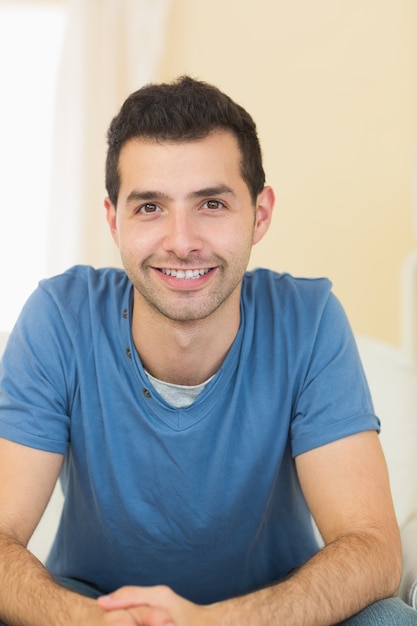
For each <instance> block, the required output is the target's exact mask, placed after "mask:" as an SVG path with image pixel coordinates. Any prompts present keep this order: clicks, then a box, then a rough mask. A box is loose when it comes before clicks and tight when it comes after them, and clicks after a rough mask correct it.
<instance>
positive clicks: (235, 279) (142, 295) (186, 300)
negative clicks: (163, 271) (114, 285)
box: [122, 259, 246, 324]
mask: <svg viewBox="0 0 417 626" xmlns="http://www.w3.org/2000/svg"><path fill="white" fill-rule="evenodd" d="M122 261H123V265H124V268H125V271H126V274H127V276H128V277H129V279H130V281H131V283H132V284H133V287H134V290H135V301H136V303H137V305H139V306H140V307H142V306H143V307H145V308H147V309H148V310H149V311H150V312H151V313H153V314H154V315H156V316H157V317H160V318H161V320H162V319H165V320H169V321H170V322H173V323H182V324H187V323H193V322H197V321H199V320H204V319H207V318H208V317H210V316H211V315H213V314H214V313H215V312H216V311H218V310H219V309H220V308H221V307H223V306H226V304H227V303H229V302H230V303H232V299H233V294H235V295H236V298H237V302H239V297H240V284H241V281H242V276H243V274H244V271H245V269H246V265H244V264H243V263H238V264H237V266H240V270H239V271H238V267H235V268H230V267H229V266H228V265H227V264H226V263H225V261H224V260H223V259H216V263H215V267H216V269H215V272H216V274H217V276H216V277H215V281H214V283H213V285H212V286H211V287H210V288H208V289H204V287H203V288H202V290H201V292H199V291H189V292H175V291H173V292H172V296H170V295H166V294H165V293H164V292H163V291H162V290H161V289H159V288H158V285H157V284H155V282H154V280H153V279H152V273H153V272H154V271H155V270H154V269H151V267H150V266H149V265H148V264H147V263H144V264H143V265H142V266H141V267H140V268H137V266H136V267H135V266H134V263H132V262H130V261H129V259H122ZM196 265H198V264H196ZM176 266H177V267H181V263H179V262H177V265H176ZM200 266H201V264H200ZM212 266H213V265H212ZM153 267H156V266H155V265H154V266H153ZM206 267H208V266H207V265H206ZM230 269H231V272H228V270H230ZM228 274H229V278H228V279H227V278H226V277H227V276H228Z"/></svg>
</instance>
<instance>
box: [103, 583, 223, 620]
mask: <svg viewBox="0 0 417 626" xmlns="http://www.w3.org/2000/svg"><path fill="white" fill-rule="evenodd" d="M97 604H98V606H99V607H100V608H101V609H102V610H104V611H105V612H106V616H105V622H104V623H105V624H108V625H109V626H119V625H120V626H197V625H198V626H211V625H214V624H218V622H217V621H216V619H215V616H214V615H213V614H212V612H213V608H212V607H214V605H212V606H200V605H197V604H193V603H192V602H189V601H188V600H185V599H184V598H181V597H180V596H178V595H177V594H176V593H174V592H173V591H172V590H171V589H170V588H169V587H165V586H163V585H159V586H156V587H121V588H120V589H117V590H116V591H114V592H113V593H111V594H109V595H106V596H101V597H100V598H98V600H97Z"/></svg>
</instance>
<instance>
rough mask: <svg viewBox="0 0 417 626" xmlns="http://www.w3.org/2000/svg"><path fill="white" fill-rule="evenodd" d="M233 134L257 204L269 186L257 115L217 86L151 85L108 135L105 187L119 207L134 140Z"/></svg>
mask: <svg viewBox="0 0 417 626" xmlns="http://www.w3.org/2000/svg"><path fill="white" fill-rule="evenodd" d="M215 130H228V131H230V132H231V133H233V135H234V136H235V137H236V139H237V141H238V145H239V149H240V152H241V174H242V177H243V179H244V181H245V182H246V184H247V185H248V188H249V191H250V194H251V197H252V199H253V201H254V202H255V200H256V197H257V195H258V194H259V193H260V192H261V191H262V189H263V187H264V184H265V173H264V170H263V166H262V155H261V148H260V145H259V140H258V136H257V132H256V125H255V122H254V121H253V119H252V117H251V116H250V115H249V113H247V111H245V109H244V108H243V107H241V106H240V105H238V104H236V103H235V102H233V100H232V99H231V98H229V96H227V95H226V94H224V93H223V92H222V91H220V90H219V89H218V88H217V87H214V86H213V85H210V84H208V83H205V82H203V81H198V80H194V79H193V78H190V77H189V76H183V77H180V78H178V79H177V80H176V81H174V82H173V83H161V84H150V85H146V86H145V87H142V88H141V89H139V90H138V91H135V92H134V93H132V94H131V95H130V96H129V97H128V98H127V100H126V101H125V103H124V104H123V106H122V108H121V110H120V112H119V113H118V115H117V116H116V117H115V118H114V119H113V120H112V122H111V124H110V128H109V130H108V134H107V140H108V151H107V159H106V188H107V193H108V195H109V198H110V200H111V202H112V203H113V205H114V206H116V204H117V197H118V195H119V188H120V174H119V167H118V166H119V156H120V150H121V149H122V147H123V146H124V144H125V143H126V142H127V141H129V140H130V139H134V138H136V137H138V138H139V137H141V138H145V139H151V140H155V141H178V142H180V141H192V140H195V139H201V138H203V137H206V136H207V135H208V134H209V133H210V132H212V131H215Z"/></svg>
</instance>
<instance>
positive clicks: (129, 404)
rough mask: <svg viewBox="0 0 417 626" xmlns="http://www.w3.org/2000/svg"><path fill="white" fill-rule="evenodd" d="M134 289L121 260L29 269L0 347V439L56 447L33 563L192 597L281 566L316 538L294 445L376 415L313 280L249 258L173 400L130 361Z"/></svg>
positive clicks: (105, 587) (279, 572)
mask: <svg viewBox="0 0 417 626" xmlns="http://www.w3.org/2000/svg"><path fill="white" fill-rule="evenodd" d="M132 301H133V299H132V286H131V284H130V282H129V280H128V279H127V277H126V275H125V273H124V272H123V271H122V270H116V269H102V270H94V269H93V268H91V267H81V266H78V267H74V268H72V269H71V270H69V271H68V272H66V273H65V274H63V275H61V276H58V277H55V278H52V279H49V280H46V281H43V282H41V283H40V286H39V288H38V289H37V290H36V291H35V292H34V294H33V295H32V296H31V298H30V299H29V300H28V302H27V303H26V305H25V307H24V309H23V311H22V314H21V316H20V318H19V320H18V322H17V324H16V326H15V329H14V331H13V332H12V334H11V337H10V340H9V343H8V346H7V348H6V351H5V354H4V358H3V361H2V365H1V369H0V436H2V437H5V438H7V439H10V440H13V441H16V442H19V443H21V444H24V445H27V446H31V447H34V448H39V449H43V450H49V451H52V452H58V453H62V454H65V461H64V466H63V470H62V475H61V480H62V485H63V490H64V494H65V504H64V510H63V514H62V519H61V523H60V526H59V530H58V534H57V537H56V540H55V543H54V546H53V548H52V552H51V554H50V556H49V559H48V561H47V566H48V568H49V569H50V570H51V571H52V573H54V574H57V575H64V576H71V577H74V578H80V579H82V580H85V581H87V582H90V583H92V584H95V585H96V586H97V587H98V588H99V589H101V590H102V591H103V592H109V591H111V590H113V589H115V588H117V587H119V586H121V585H126V584H129V585H153V584H160V583H164V584H167V585H170V586H171V587H172V588H173V589H174V590H175V591H176V592H177V593H179V594H181V595H183V596H185V597H186V598H189V599H190V600H193V601H195V602H200V603H206V602H212V601H218V600H221V599H225V598H227V597H231V596H235V595H238V594H242V593H246V592H248V591H250V590H253V589H256V588H258V587H261V586H264V585H266V584H269V583H272V582H275V581H277V580H279V579H280V578H282V577H283V576H285V575H287V574H288V573H289V572H290V571H291V570H292V569H294V568H295V567H297V566H299V565H301V564H302V563H304V562H305V561H306V560H307V559H308V558H309V557H311V556H312V555H313V554H314V552H315V551H316V550H317V544H316V540H315V538H314V533H313V529H312V525H311V521H310V514H309V511H308V509H307V506H306V503H305V500H304V497H303V494H302V492H301V489H300V485H299V481H298V478H297V473H296V470H295V464H294V457H295V456H296V455H298V454H301V453H303V452H305V451H307V450H309V449H312V448H314V447H317V446H321V445H323V444H326V443H329V442H331V441H333V440H335V439H338V438H341V437H345V436H348V435H351V434H353V433H356V432H359V431H363V430H368V429H376V430H378V428H379V422H378V419H377V418H376V417H375V416H374V414H373V408H372V403H371V400H370V397H369V392H368V388H367V385H366V381H365V378H364V373H363V370H362V367H361V365H360V362H359V357H358V353H357V349H356V346H355V342H354V340H353V337H352V333H351V330H350V328H349V325H348V323H347V321H346V317H345V314H344V312H343V310H342V308H341V306H340V304H339V302H338V301H337V299H336V298H335V297H334V296H333V295H332V293H331V291H330V283H329V281H327V280H326V279H316V280H310V279H295V278H293V277H291V276H289V275H287V274H276V273H273V272H271V271H268V270H256V271H253V272H248V273H247V274H246V275H245V277H244V280H243V286H242V297H241V323H240V328H239V331H238V333H237V335H236V338H235V340H234V343H233V344H232V346H231V348H230V350H229V352H228V354H227V356H226V359H225V361H224V363H223V365H222V367H221V368H220V370H219V371H218V372H217V374H216V375H215V376H214V377H213V379H212V380H211V381H210V382H209V384H208V385H207V387H206V388H205V389H204V391H203V392H202V393H201V395H200V396H199V397H198V398H197V399H196V400H195V402H193V404H192V405H191V406H189V407H187V408H181V409H177V408H173V407H171V406H169V405H168V404H167V403H166V402H165V401H164V399H163V398H162V397H161V396H160V395H159V394H158V393H157V391H156V390H155V389H154V388H153V386H152V384H151V383H150V381H149V379H148V378H147V376H146V373H145V372H144V370H143V367H142V365H141V362H140V359H139V356H138V354H137V353H136V351H135V348H134V345H133V340H132V335H131V312H132ZM143 332H146V328H144V329H143ZM161 358H163V355H161ZM202 358H204V355H202Z"/></svg>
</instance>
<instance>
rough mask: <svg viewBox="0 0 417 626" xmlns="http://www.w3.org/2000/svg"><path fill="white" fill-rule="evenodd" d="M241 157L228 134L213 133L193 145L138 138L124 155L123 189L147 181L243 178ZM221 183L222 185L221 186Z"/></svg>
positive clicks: (186, 142)
mask: <svg viewBox="0 0 417 626" xmlns="http://www.w3.org/2000/svg"><path fill="white" fill-rule="evenodd" d="M240 166H241V154H240V149H239V145H238V142H237V140H236V138H235V136H234V135H233V134H232V133H231V132H228V131H216V132H212V133H210V134H209V135H207V136H206V137H203V138H202V139H196V140H191V141H157V140H153V139H145V138H142V137H140V138H134V139H131V140H129V141H127V142H126V144H125V145H124V146H123V147H122V150H121V151H120V158H119V174H120V182H121V187H123V186H125V185H128V186H129V185H130V184H134V182H135V181H138V180H143V181H144V182H145V181H146V182H147V183H148V184H152V182H153V181H155V182H159V183H162V181H164V180H168V179H170V178H174V179H175V178H176V179H177V180H184V179H190V178H191V179H192V178H196V179H201V178H213V179H216V178H217V179H219V181H220V180H223V181H224V179H226V178H227V179H230V178H236V177H238V178H240V179H241V180H242V182H243V179H242V177H241V168H240ZM219 181H218V182H219Z"/></svg>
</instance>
